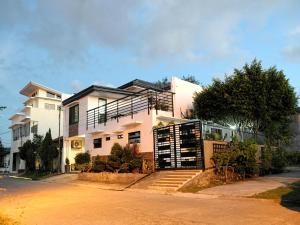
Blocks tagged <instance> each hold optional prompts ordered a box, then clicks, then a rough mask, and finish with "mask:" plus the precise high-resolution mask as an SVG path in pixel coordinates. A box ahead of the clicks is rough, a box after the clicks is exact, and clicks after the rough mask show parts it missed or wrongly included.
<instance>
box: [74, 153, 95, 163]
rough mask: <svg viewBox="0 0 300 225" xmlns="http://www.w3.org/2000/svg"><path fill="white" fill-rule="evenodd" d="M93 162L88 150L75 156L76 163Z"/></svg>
mask: <svg viewBox="0 0 300 225" xmlns="http://www.w3.org/2000/svg"><path fill="white" fill-rule="evenodd" d="M90 162H91V155H90V153H88V152H85V153H78V154H77V155H76V156H75V163H76V164H79V165H81V164H86V163H90Z"/></svg>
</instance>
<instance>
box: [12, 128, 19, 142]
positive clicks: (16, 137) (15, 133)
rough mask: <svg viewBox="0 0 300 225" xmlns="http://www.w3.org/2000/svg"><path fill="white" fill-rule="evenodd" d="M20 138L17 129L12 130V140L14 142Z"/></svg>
mask: <svg viewBox="0 0 300 225" xmlns="http://www.w3.org/2000/svg"><path fill="white" fill-rule="evenodd" d="M19 138H20V132H19V128H16V129H13V140H14V141H16V140H18V139H19Z"/></svg>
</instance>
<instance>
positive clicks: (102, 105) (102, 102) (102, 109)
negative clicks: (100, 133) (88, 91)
mask: <svg viewBox="0 0 300 225" xmlns="http://www.w3.org/2000/svg"><path fill="white" fill-rule="evenodd" d="M98 106H99V112H98V113H99V114H98V123H104V122H106V99H103V98H99V100H98Z"/></svg>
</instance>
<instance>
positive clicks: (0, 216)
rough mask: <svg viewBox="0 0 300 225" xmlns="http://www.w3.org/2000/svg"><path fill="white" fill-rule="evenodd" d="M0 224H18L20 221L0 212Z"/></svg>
mask: <svg viewBox="0 0 300 225" xmlns="http://www.w3.org/2000/svg"><path fill="white" fill-rule="evenodd" d="M0 225H20V223H18V222H17V221H14V220H13V219H11V218H9V217H7V216H5V215H3V214H1V213H0Z"/></svg>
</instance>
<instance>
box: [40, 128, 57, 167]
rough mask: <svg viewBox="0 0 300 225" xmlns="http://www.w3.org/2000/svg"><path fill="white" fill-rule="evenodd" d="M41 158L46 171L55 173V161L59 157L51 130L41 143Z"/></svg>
mask: <svg viewBox="0 0 300 225" xmlns="http://www.w3.org/2000/svg"><path fill="white" fill-rule="evenodd" d="M39 156H40V158H41V161H42V167H43V169H44V170H45V171H53V160H54V159H55V158H56V157H57V156H58V150H57V146H56V145H55V144H54V142H53V140H52V135H51V130H50V129H49V131H48V132H47V133H46V135H45V138H44V140H43V141H42V143H41V147H40V150H39Z"/></svg>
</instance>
